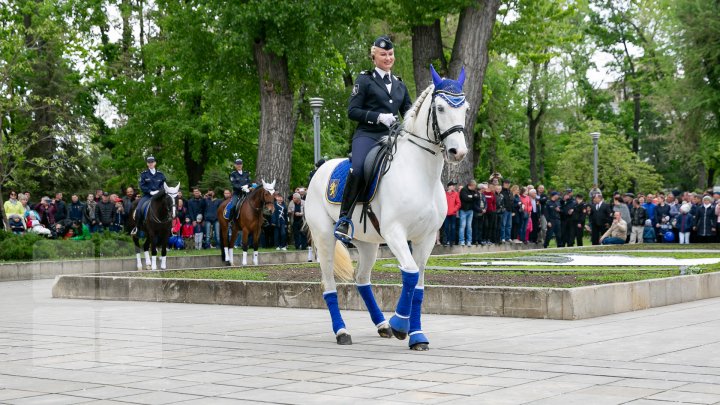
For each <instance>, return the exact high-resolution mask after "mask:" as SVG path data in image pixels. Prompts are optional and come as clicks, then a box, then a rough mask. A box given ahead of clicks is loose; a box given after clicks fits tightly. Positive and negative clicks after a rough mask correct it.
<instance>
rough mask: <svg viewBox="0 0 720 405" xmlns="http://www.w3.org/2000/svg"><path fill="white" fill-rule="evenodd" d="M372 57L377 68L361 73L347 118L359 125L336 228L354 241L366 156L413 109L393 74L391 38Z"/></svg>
mask: <svg viewBox="0 0 720 405" xmlns="http://www.w3.org/2000/svg"><path fill="white" fill-rule="evenodd" d="M370 58H371V59H372V61H373V64H374V65H375V68H374V69H372V70H366V71H363V72H361V73H360V76H358V78H357V80H355V85H354V86H353V89H352V94H351V95H350V101H349V105H348V117H349V118H350V119H351V120H353V121H357V122H358V125H357V128H356V129H355V133H354V134H353V139H352V157H351V159H350V160H351V164H352V168H351V169H350V173H349V174H348V179H347V183H346V184H345V191H344V192H343V199H342V204H341V205H340V219H341V220H338V223H337V225H336V227H335V237H336V238H338V239H340V240H345V241H349V240H351V239H352V235H351V234H350V231H349V228H350V223H351V218H352V212H353V208H354V207H355V203H356V202H357V199H358V196H359V194H360V192H362V190H363V189H364V188H365V187H364V186H365V181H364V177H363V176H364V173H363V164H364V163H365V157H366V156H367V154H368V152H370V150H371V149H372V148H373V147H374V146H375V145H377V144H378V143H379V142H380V139H381V138H382V137H384V136H387V135H388V134H389V133H390V126H392V125H393V124H394V123H395V121H397V120H398V118H399V116H401V115H405V113H406V112H407V110H409V109H410V107H411V106H412V103H411V102H410V94H409V93H408V90H407V87H406V86H405V83H403V81H402V79H400V78H399V77H397V76H394V75H393V74H392V73H391V70H392V67H393V65H394V64H395V51H394V50H393V43H392V42H391V41H390V39H388V38H387V37H379V38H378V39H376V40H375V42H374V43H373V45H372V47H371V48H370Z"/></svg>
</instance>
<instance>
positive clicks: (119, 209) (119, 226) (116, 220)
mask: <svg viewBox="0 0 720 405" xmlns="http://www.w3.org/2000/svg"><path fill="white" fill-rule="evenodd" d="M125 222H126V215H125V207H124V205H123V199H122V198H119V197H115V214H114V215H113V221H112V224H110V231H111V232H118V233H119V232H122V231H123V229H124V228H125Z"/></svg>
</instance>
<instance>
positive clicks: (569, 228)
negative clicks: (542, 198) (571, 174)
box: [560, 188, 576, 247]
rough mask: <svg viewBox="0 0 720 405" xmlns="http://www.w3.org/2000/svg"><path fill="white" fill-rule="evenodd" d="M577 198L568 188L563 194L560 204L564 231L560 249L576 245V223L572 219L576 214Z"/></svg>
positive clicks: (561, 223) (561, 222) (561, 224)
mask: <svg viewBox="0 0 720 405" xmlns="http://www.w3.org/2000/svg"><path fill="white" fill-rule="evenodd" d="M575 209H576V206H575V198H574V196H573V190H572V189H571V188H568V189H566V190H565V194H563V199H562V202H561V203H560V227H561V228H562V230H561V231H560V234H561V235H562V238H561V239H562V240H561V241H560V247H565V246H573V245H574V244H575V227H576V225H575V222H574V221H573V219H572V217H573V214H574V213H575Z"/></svg>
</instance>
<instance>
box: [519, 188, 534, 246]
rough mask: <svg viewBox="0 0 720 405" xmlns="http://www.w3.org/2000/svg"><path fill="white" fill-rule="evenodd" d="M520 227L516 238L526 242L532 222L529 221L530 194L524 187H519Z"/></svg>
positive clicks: (530, 210)
mask: <svg viewBox="0 0 720 405" xmlns="http://www.w3.org/2000/svg"><path fill="white" fill-rule="evenodd" d="M519 198H520V209H521V210H520V212H518V216H519V217H520V221H519V224H520V227H519V229H518V240H519V241H520V242H522V243H525V244H527V243H528V239H529V236H530V232H531V231H532V222H531V221H530V214H531V213H532V203H531V202H530V194H529V193H528V189H527V188H526V187H520V194H519Z"/></svg>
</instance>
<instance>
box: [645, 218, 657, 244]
mask: <svg viewBox="0 0 720 405" xmlns="http://www.w3.org/2000/svg"><path fill="white" fill-rule="evenodd" d="M643 242H645V243H656V242H657V239H656V237H655V229H654V228H653V226H652V221H651V220H649V219H648V220H646V221H645V228H644V229H643Z"/></svg>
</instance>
